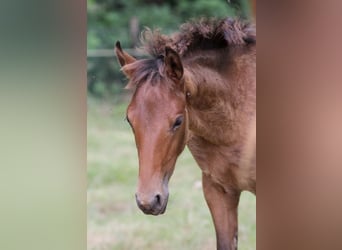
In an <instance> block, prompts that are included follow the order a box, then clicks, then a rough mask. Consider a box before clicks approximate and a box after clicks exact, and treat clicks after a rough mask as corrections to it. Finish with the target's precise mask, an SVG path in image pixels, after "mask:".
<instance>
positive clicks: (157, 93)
mask: <svg viewBox="0 0 342 250" xmlns="http://www.w3.org/2000/svg"><path fill="white" fill-rule="evenodd" d="M178 102H179V101H178V100H177V97H176V95H175V94H173V93H172V90H170V89H169V88H167V87H162V86H142V87H141V88H140V89H139V90H138V91H137V93H136V95H135V97H134V100H133V106H134V108H135V109H136V110H137V112H139V113H146V114H149V115H154V114H155V113H158V115H161V113H160V112H167V111H168V110H172V109H176V108H177V106H179V104H178Z"/></svg>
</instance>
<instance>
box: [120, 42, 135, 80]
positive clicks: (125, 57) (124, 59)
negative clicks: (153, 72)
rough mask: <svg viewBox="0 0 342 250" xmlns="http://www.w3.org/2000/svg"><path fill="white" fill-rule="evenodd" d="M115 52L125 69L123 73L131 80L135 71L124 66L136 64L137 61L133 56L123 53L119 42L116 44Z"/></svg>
mask: <svg viewBox="0 0 342 250" xmlns="http://www.w3.org/2000/svg"><path fill="white" fill-rule="evenodd" d="M114 51H115V54H116V57H117V58H118V61H119V63H120V65H121V67H123V68H122V71H123V72H124V74H125V75H126V76H127V77H128V78H130V77H131V75H132V73H133V70H128V69H127V68H128V67H124V66H126V65H128V64H131V63H134V62H135V61H136V60H137V59H135V58H134V57H133V56H131V55H129V54H128V53H126V52H125V51H123V50H122V48H121V44H120V42H119V41H117V42H116V44H115V48H114Z"/></svg>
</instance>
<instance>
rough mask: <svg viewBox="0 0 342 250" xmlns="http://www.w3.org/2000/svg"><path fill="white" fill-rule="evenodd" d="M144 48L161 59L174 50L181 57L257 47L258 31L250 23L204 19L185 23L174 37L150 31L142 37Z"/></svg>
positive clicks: (157, 31) (230, 19)
mask: <svg viewBox="0 0 342 250" xmlns="http://www.w3.org/2000/svg"><path fill="white" fill-rule="evenodd" d="M141 42H142V44H143V45H142V48H141V49H143V50H144V51H146V52H147V53H148V54H150V55H151V56H153V57H155V58H157V57H160V56H161V55H163V54H164V51H165V47H166V46H168V47H171V48H172V49H174V50H175V51H176V52H177V53H178V54H179V55H180V56H181V57H184V56H186V55H187V54H188V53H189V52H192V51H194V50H210V49H220V48H225V47H233V46H242V45H247V44H255V43H256V33H255V27H254V25H252V24H251V23H249V22H246V21H242V20H238V19H232V18H223V19H218V18H201V19H199V20H196V19H193V20H191V21H189V22H187V23H184V24H183V25H181V27H180V31H179V32H178V33H175V34H174V35H172V36H166V35H163V34H161V33H160V30H158V29H157V30H154V31H152V30H150V29H148V28H147V29H146V30H145V31H143V33H142V37H141Z"/></svg>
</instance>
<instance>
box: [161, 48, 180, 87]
mask: <svg viewBox="0 0 342 250" xmlns="http://www.w3.org/2000/svg"><path fill="white" fill-rule="evenodd" d="M164 63H165V70H166V74H167V76H168V77H170V78H171V79H173V80H176V81H179V80H180V79H181V78H182V76H183V71H184V69H183V65H182V61H181V59H180V57H179V55H178V53H177V52H176V51H174V50H173V49H171V48H170V47H165V57H164Z"/></svg>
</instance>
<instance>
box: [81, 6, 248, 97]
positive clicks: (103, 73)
mask: <svg viewBox="0 0 342 250" xmlns="http://www.w3.org/2000/svg"><path fill="white" fill-rule="evenodd" d="M233 2H235V5H232V4H228V2H227V0H210V1H209V0H182V1H177V0H129V1H128V0H88V1H87V4H88V34H87V39H88V41H87V44H88V45H87V47H88V49H113V48H114V44H115V42H116V41H117V40H120V42H121V44H122V46H123V48H133V47H135V46H136V45H137V40H138V36H139V34H140V32H141V31H142V30H143V28H144V27H149V28H152V29H154V28H159V29H161V30H162V32H163V33H166V34H169V33H172V32H174V31H175V30H177V29H178V27H179V25H180V24H182V23H184V22H186V21H187V20H189V19H191V18H196V17H213V16H215V17H226V16H236V15H239V14H240V15H243V16H247V14H248V4H247V1H233ZM236 2H238V3H237V4H236ZM123 82H124V79H123V77H122V74H120V72H119V66H118V64H117V62H116V58H115V56H114V53H113V57H111V58H108V57H88V90H89V91H90V92H91V93H92V94H97V95H102V94H104V93H111V92H116V91H117V90H118V89H121V88H122V86H123Z"/></svg>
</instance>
